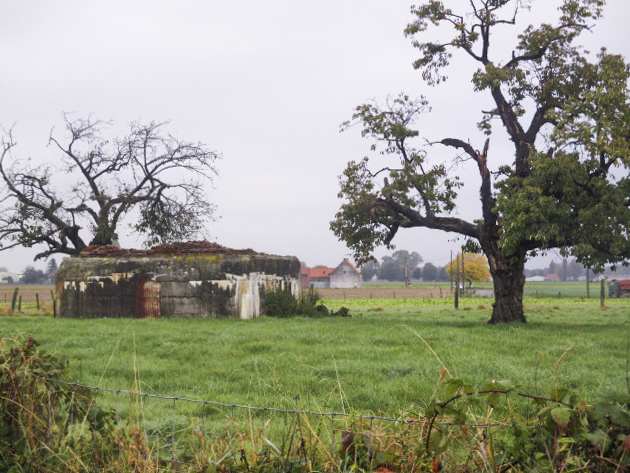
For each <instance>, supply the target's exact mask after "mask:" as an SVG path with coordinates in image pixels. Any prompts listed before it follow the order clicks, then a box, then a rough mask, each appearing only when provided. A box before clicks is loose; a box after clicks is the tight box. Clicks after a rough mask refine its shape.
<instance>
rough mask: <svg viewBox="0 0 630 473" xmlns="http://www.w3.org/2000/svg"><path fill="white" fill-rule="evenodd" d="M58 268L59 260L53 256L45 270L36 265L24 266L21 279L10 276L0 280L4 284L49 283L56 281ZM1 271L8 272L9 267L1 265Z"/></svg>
mask: <svg viewBox="0 0 630 473" xmlns="http://www.w3.org/2000/svg"><path fill="white" fill-rule="evenodd" d="M58 269H59V268H58V266H57V261H56V260H55V258H51V259H50V260H49V261H48V264H47V265H46V270H45V271H42V270H41V269H36V268H35V267H34V266H27V267H26V268H24V271H22V276H21V277H20V280H19V281H14V280H13V278H12V277H11V276H8V277H6V278H4V280H3V281H0V282H2V283H4V284H15V283H22V284H49V283H51V282H53V281H54V279H55V276H56V275H57V270H58ZM0 272H8V269H7V268H5V267H0Z"/></svg>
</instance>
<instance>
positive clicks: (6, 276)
mask: <svg viewBox="0 0 630 473" xmlns="http://www.w3.org/2000/svg"><path fill="white" fill-rule="evenodd" d="M21 277H22V275H21V274H19V273H0V284H16V283H17V282H18V281H19V280H20V278H21Z"/></svg>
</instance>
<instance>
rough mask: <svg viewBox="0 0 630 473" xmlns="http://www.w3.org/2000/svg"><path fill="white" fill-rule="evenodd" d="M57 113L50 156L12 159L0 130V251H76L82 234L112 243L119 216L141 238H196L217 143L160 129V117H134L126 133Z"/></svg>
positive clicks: (208, 207) (207, 212)
mask: <svg viewBox="0 0 630 473" xmlns="http://www.w3.org/2000/svg"><path fill="white" fill-rule="evenodd" d="M64 121H65V129H66V132H67V135H66V136H65V137H64V138H58V137H57V136H56V134H51V136H50V144H51V145H52V146H53V147H54V148H56V149H57V151H58V152H59V159H58V160H56V161H55V162H54V163H50V162H47V163H43V164H42V163H37V164H33V163H32V162H31V160H28V159H18V158H15V157H14V156H13V155H12V152H13V150H14V148H15V146H16V142H15V141H14V138H13V135H12V133H11V132H10V131H9V132H8V133H6V134H5V136H4V138H3V139H2V145H3V147H2V150H1V152H2V155H1V156H0V179H1V181H0V193H1V194H0V202H1V203H2V207H1V208H0V250H6V249H9V248H13V247H16V246H24V247H34V246H44V251H42V252H41V253H39V254H38V255H37V257H36V259H38V258H41V257H48V256H50V255H52V254H54V253H65V254H68V255H76V254H78V253H80V252H81V250H83V249H84V248H85V247H86V246H87V244H88V243H89V244H90V245H111V244H113V243H115V242H116V239H117V237H118V235H117V232H118V230H119V227H121V225H123V224H127V225H128V227H129V228H130V229H131V231H133V232H135V233H137V234H141V235H144V237H145V242H146V244H148V245H153V244H157V243H170V242H173V241H177V240H184V239H191V238H200V237H203V233H204V231H205V227H204V225H205V224H206V223H207V222H208V221H210V220H211V219H212V218H213V213H214V209H215V207H214V205H213V204H211V203H210V202H208V200H207V192H206V187H207V186H208V185H209V183H210V181H212V179H213V177H214V176H215V175H216V169H215V162H216V160H217V159H218V158H219V155H218V154H217V153H216V152H214V151H212V150H210V149H208V147H207V146H206V145H205V144H202V143H194V142H188V141H183V140H181V139H179V138H176V137H174V136H172V135H170V134H167V133H165V132H164V130H163V129H164V125H165V124H164V123H155V122H151V123H149V124H140V123H132V124H131V125H130V128H129V133H128V134H127V135H126V136H124V137H122V138H114V139H112V140H108V139H107V137H106V136H105V135H106V133H105V132H106V128H107V127H108V126H109V125H110V124H109V123H107V122H103V121H99V120H93V119H91V118H88V119H78V120H70V119H69V118H68V117H67V116H66V115H64ZM86 233H87V234H89V235H90V237H89V238H90V239H88V240H86V239H85V234H86Z"/></svg>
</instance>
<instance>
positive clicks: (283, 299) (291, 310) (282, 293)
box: [263, 287, 350, 317]
mask: <svg viewBox="0 0 630 473" xmlns="http://www.w3.org/2000/svg"><path fill="white" fill-rule="evenodd" d="M320 301H321V295H320V294H319V292H317V291H316V290H315V289H314V288H312V287H311V288H309V289H308V291H306V292H303V293H302V294H301V295H300V297H299V298H298V299H296V298H295V297H293V295H292V294H291V292H290V291H288V290H279V291H270V292H268V293H266V294H265V302H264V310H263V312H264V314H265V315H267V316H269V317H348V316H349V315H350V313H349V310H348V309H347V308H346V307H341V308H340V309H339V310H337V311H331V310H329V309H328V307H326V306H325V305H323V304H321V303H320Z"/></svg>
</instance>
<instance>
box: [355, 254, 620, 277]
mask: <svg viewBox="0 0 630 473" xmlns="http://www.w3.org/2000/svg"><path fill="white" fill-rule="evenodd" d="M421 263H422V256H420V255H419V254H418V253H416V252H411V253H410V252H409V251H405V250H398V251H395V252H394V253H392V254H391V255H388V256H384V257H383V258H382V259H381V261H380V262H379V261H369V262H367V263H365V264H364V265H363V266H361V273H362V274H363V280H364V281H370V280H372V279H379V280H383V281H406V280H407V279H409V280H416V281H419V280H422V281H426V282H431V281H437V282H445V281H450V280H451V277H450V270H449V266H450V263H449V264H447V265H445V266H439V265H435V264H433V263H431V262H427V263H425V264H424V265H421ZM586 271H587V268H586V267H585V266H583V265H582V264H580V263H578V262H577V261H576V260H575V259H567V258H564V259H563V260H562V261H560V262H557V261H551V263H549V266H547V267H544V268H537V269H525V276H526V277H531V276H543V277H548V276H549V275H555V276H556V277H557V280H558V281H580V280H584V279H585V278H586ZM619 271H620V270H619V268H610V269H607V270H605V271H604V273H603V274H605V275H606V276H608V277H615V276H616V274H617V273H618V272H619ZM598 274H599V273H595V272H593V271H591V272H590V273H589V277H590V278H593V277H595V276H597V275H598ZM552 278H553V276H552Z"/></svg>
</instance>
